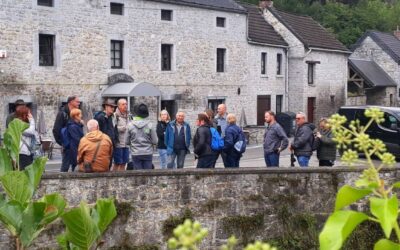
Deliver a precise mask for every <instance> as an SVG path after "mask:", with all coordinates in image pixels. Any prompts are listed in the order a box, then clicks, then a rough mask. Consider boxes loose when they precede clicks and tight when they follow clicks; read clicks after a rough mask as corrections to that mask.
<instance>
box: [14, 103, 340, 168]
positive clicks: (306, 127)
mask: <svg viewBox="0 0 400 250" xmlns="http://www.w3.org/2000/svg"><path fill="white" fill-rule="evenodd" d="M79 106H80V101H79V97H78V96H71V97H69V98H68V100H67V104H66V105H64V107H63V108H62V109H61V110H60V111H59V112H58V114H57V117H56V119H55V122H54V126H53V136H54V139H55V141H56V143H57V144H59V145H60V146H61V147H62V163H61V169H60V171H61V172H68V171H70V170H71V171H75V168H76V167H77V166H78V170H79V171H80V172H107V171H125V170H127V169H135V170H138V169H153V168H154V164H153V154H154V151H155V150H154V149H155V148H156V149H157V151H158V155H159V159H160V167H161V168H162V169H173V168H183V167H184V165H185V158H186V156H187V155H188V154H190V148H191V147H190V146H191V143H192V144H193V152H194V156H195V160H196V167H197V168H215V165H216V162H217V160H218V158H219V157H221V159H222V162H223V164H224V167H226V168H237V167H239V162H240V159H241V157H242V156H243V154H244V152H245V151H246V144H247V141H246V137H245V135H244V133H243V130H242V129H241V128H240V127H239V126H238V125H236V116H235V114H232V113H228V112H227V108H226V105H225V104H220V105H219V106H218V109H217V114H216V115H214V112H213V110H210V109H207V110H205V112H203V113H200V114H198V115H197V120H196V126H197V129H196V131H195V133H194V136H193V140H192V133H191V128H190V126H189V123H188V122H187V121H186V120H185V113H184V112H182V111H178V112H177V114H176V116H175V119H171V117H170V115H169V113H168V111H167V110H162V111H161V112H160V115H159V119H158V121H157V124H156V123H155V121H151V120H150V119H149V110H148V107H147V106H146V105H145V104H143V103H141V104H138V105H135V106H134V108H133V112H132V114H130V113H129V111H128V103H127V100H126V99H124V98H121V99H119V100H118V101H117V103H115V100H113V99H109V98H107V99H105V100H104V102H103V104H102V107H103V110H102V111H99V112H96V113H95V114H94V119H91V120H89V121H87V123H86V128H87V133H86V134H85V133H84V126H85V123H84V121H83V120H82V111H81V110H80V109H79ZM264 118H265V123H266V129H265V133H264V143H263V147H264V159H265V164H266V166H267V167H278V166H279V158H280V153H281V152H282V151H283V150H285V149H286V148H288V149H289V150H290V152H291V153H292V157H293V159H294V160H293V161H295V158H294V156H295V157H296V158H297V161H298V164H299V165H300V166H301V167H306V166H308V164H309V160H310V157H311V155H312V154H313V151H316V152H317V158H318V159H319V165H320V166H333V164H334V161H335V158H336V144H335V142H334V140H333V135H332V132H331V130H330V127H329V123H328V120H327V119H325V118H323V119H321V120H320V122H319V127H318V128H315V126H314V125H313V124H312V123H308V122H307V119H306V115H305V114H304V113H302V112H298V113H297V114H296V118H295V119H296V129H295V133H294V138H293V142H292V143H289V140H288V137H287V135H286V132H285V131H284V129H283V128H282V126H281V125H280V124H279V123H278V122H277V121H276V117H275V113H274V112H272V111H266V112H265V117H264ZM13 119H20V120H22V121H23V122H26V123H27V124H29V127H28V129H26V130H25V131H24V132H23V134H22V138H21V143H20V157H19V161H20V168H21V169H24V168H25V167H26V166H28V165H30V164H31V163H32V162H33V159H34V154H35V152H34V148H35V144H37V143H38V142H39V141H40V138H38V134H37V132H36V130H35V125H36V124H35V121H34V118H33V116H32V114H31V111H30V109H29V108H28V106H27V105H26V103H25V102H24V101H23V100H17V101H16V102H15V112H14V113H12V114H10V115H9V116H8V117H7V122H6V126H8V125H9V123H10V122H11V121H12V120H13Z"/></svg>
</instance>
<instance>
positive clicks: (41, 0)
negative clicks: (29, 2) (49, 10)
mask: <svg viewBox="0 0 400 250" xmlns="http://www.w3.org/2000/svg"><path fill="white" fill-rule="evenodd" d="M36 4H37V5H38V6H44V7H54V0H37V2H36Z"/></svg>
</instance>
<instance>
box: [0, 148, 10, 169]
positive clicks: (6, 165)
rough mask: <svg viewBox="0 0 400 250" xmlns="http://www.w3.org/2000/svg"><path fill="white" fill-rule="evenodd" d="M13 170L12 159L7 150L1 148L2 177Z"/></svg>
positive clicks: (0, 165)
mask: <svg viewBox="0 0 400 250" xmlns="http://www.w3.org/2000/svg"><path fill="white" fill-rule="evenodd" d="M12 170H13V166H12V161H11V158H10V156H9V154H8V152H7V149H5V148H0V176H3V175H4V174H5V173H7V172H10V171H12Z"/></svg>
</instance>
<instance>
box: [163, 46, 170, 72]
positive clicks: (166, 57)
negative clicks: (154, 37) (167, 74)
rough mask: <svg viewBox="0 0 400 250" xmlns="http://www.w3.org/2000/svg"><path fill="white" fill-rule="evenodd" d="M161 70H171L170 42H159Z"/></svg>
mask: <svg viewBox="0 0 400 250" xmlns="http://www.w3.org/2000/svg"><path fill="white" fill-rule="evenodd" d="M161 70H162V71H171V70H172V44H161Z"/></svg>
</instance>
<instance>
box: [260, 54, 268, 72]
mask: <svg viewBox="0 0 400 250" xmlns="http://www.w3.org/2000/svg"><path fill="white" fill-rule="evenodd" d="M267 56H268V54H267V52H261V75H266V74H267Z"/></svg>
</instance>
